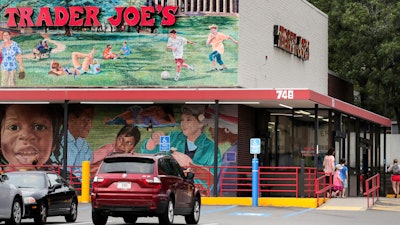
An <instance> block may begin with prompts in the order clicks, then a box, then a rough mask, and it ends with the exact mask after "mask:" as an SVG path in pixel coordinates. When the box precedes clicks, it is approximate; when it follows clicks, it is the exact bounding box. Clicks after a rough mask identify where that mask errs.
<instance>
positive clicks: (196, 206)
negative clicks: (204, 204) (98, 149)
mask: <svg viewBox="0 0 400 225" xmlns="http://www.w3.org/2000/svg"><path fill="white" fill-rule="evenodd" d="M193 178H194V174H193V173H191V172H188V173H187V175H185V173H184V172H183V170H182V168H181V167H180V166H179V164H178V162H177V161H176V160H175V159H174V158H172V157H171V156H168V155H165V154H156V155H148V154H112V155H109V156H107V157H106V158H105V159H104V161H103V162H102V164H101V165H100V167H99V169H98V171H97V173H96V176H95V177H94V179H93V189H92V194H91V200H92V201H91V202H92V220H93V223H94V224H95V225H104V224H106V223H107V219H108V217H109V216H113V217H123V219H124V221H125V222H126V223H130V224H134V223H136V220H137V218H138V217H148V216H157V217H158V220H159V223H160V224H162V225H170V224H173V222H174V215H182V216H185V221H186V223H188V224H197V223H198V222H199V219H200V207H201V197H200V192H199V191H198V190H197V189H196V188H195V186H194V181H193Z"/></svg>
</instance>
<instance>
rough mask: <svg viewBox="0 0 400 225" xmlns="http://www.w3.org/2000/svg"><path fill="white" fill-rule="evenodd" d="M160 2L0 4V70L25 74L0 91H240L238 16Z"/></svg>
mask: <svg viewBox="0 0 400 225" xmlns="http://www.w3.org/2000/svg"><path fill="white" fill-rule="evenodd" d="M42 2H46V1H42ZM67 2H68V1H67ZM159 3H160V4H155V3H154V1H147V0H119V1H117V2H116V3H114V5H112V4H110V3H109V2H103V3H99V2H94V1H93V2H92V3H91V4H86V3H85V6H83V5H77V6H67V5H62V3H61V1H47V3H43V5H37V3H32V4H29V0H28V1H26V0H25V1H20V0H16V1H13V2H12V4H11V5H8V6H6V7H4V8H3V9H2V7H1V4H0V9H2V11H0V33H7V34H10V37H3V35H2V34H1V36H2V42H1V44H0V46H2V47H1V49H2V56H3V57H2V58H3V59H2V60H3V63H2V70H3V71H16V72H17V73H18V72H19V71H22V70H23V71H24V72H25V75H26V76H25V77H24V78H23V79H18V78H14V76H15V75H13V74H12V75H10V76H9V75H7V74H5V75H4V76H2V77H6V76H7V80H3V82H2V86H3V87H4V86H12V87H14V86H15V87H104V86H107V87H125V86H129V87H132V86H134V87H159V86H177V87H179V86H185V87H187V86H194V87H202V86H206V87H210V86H211V87H232V86H237V71H238V45H237V44H238V41H239V37H238V20H239V17H238V13H204V12H203V11H206V10H207V9H206V8H204V4H211V3H210V2H208V1H206V2H205V3H204V2H203V1H201V3H196V4H199V5H198V6H197V5H195V6H193V7H195V8H192V7H190V8H187V7H189V6H186V8H185V6H184V8H182V7H181V6H180V7H178V6H174V5H177V3H178V1H176V2H175V1H168V2H167V1H163V2H162V3H161V1H159ZM22 4H23V6H22ZM34 4H36V5H35V6H34V7H32V6H30V7H26V6H27V5H34ZM82 4H83V3H82ZM168 4H170V5H168ZM87 5H91V6H87ZM206 6H207V7H215V6H209V5H206ZM232 7H233V6H232ZM189 9H196V10H197V11H196V12H191V13H183V11H184V10H189ZM211 9H213V8H210V9H209V10H211ZM68 18H69V20H68ZM172 30H174V31H173V32H171V31H172ZM217 32H218V33H217ZM10 40H11V42H10ZM11 43H13V46H12V48H11V49H12V50H8V49H10V46H11ZM6 44H7V45H6ZM19 54H20V55H21V59H19V58H18V57H16V58H15V56H17V55H19ZM10 62H11V64H10ZM21 62H22V63H21ZM21 64H22V65H23V66H22V67H21Z"/></svg>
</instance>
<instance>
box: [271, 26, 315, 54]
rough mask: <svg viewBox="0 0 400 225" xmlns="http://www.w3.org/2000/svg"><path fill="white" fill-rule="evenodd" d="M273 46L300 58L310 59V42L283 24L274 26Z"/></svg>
mask: <svg viewBox="0 0 400 225" xmlns="http://www.w3.org/2000/svg"><path fill="white" fill-rule="evenodd" d="M274 46H275V47H278V48H280V49H282V50H284V51H286V52H288V53H290V54H293V55H295V56H297V57H299V58H300V59H302V60H304V61H306V60H309V59H310V42H309V41H308V40H307V39H305V38H303V37H301V36H297V34H296V33H294V32H292V31H290V30H289V29H286V28H285V27H283V26H280V25H275V26H274Z"/></svg>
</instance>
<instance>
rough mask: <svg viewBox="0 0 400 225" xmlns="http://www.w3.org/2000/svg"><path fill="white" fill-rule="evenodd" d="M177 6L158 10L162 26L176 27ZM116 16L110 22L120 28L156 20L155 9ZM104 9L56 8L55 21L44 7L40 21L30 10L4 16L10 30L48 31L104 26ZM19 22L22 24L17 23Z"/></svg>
mask: <svg viewBox="0 0 400 225" xmlns="http://www.w3.org/2000/svg"><path fill="white" fill-rule="evenodd" d="M177 10H178V7H177V6H165V7H162V6H161V5H158V6H157V12H159V13H160V15H161V16H162V20H161V25H163V26H171V25H173V24H175V15H174V14H175V13H176V11H177ZM115 11H116V16H115V17H110V18H108V19H107V20H108V21H109V23H110V24H111V25H112V26H118V25H121V24H123V22H125V23H126V24H127V25H128V26H136V25H140V26H153V25H154V23H155V18H152V14H155V13H156V10H155V8H154V7H152V6H142V7H140V10H139V9H138V8H136V7H133V6H129V7H115ZM99 13H100V9H99V8H98V7H96V6H71V7H68V8H65V7H62V6H56V7H54V21H53V19H52V16H51V12H50V8H49V7H42V8H40V10H39V13H38V16H37V19H36V21H35V22H34V21H33V20H32V16H33V14H34V10H33V9H32V8H30V7H17V8H7V9H6V10H5V13H4V16H5V17H8V22H7V26H8V27H41V26H43V23H44V25H45V26H47V27H62V26H65V25H68V26H85V27H92V26H93V27H98V26H101V23H100V21H99V20H98V15H99ZM17 21H18V22H17Z"/></svg>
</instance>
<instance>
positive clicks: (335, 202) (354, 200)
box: [317, 197, 376, 211]
mask: <svg viewBox="0 0 400 225" xmlns="http://www.w3.org/2000/svg"><path fill="white" fill-rule="evenodd" d="M369 201H370V203H369V205H370V207H371V206H372V204H373V202H372V198H370V199H369ZM375 201H376V198H375ZM367 205H368V202H367V198H366V197H347V198H331V199H329V200H328V201H327V202H325V203H324V204H322V205H321V206H320V207H318V208H317V210H345V211H365V210H367Z"/></svg>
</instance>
